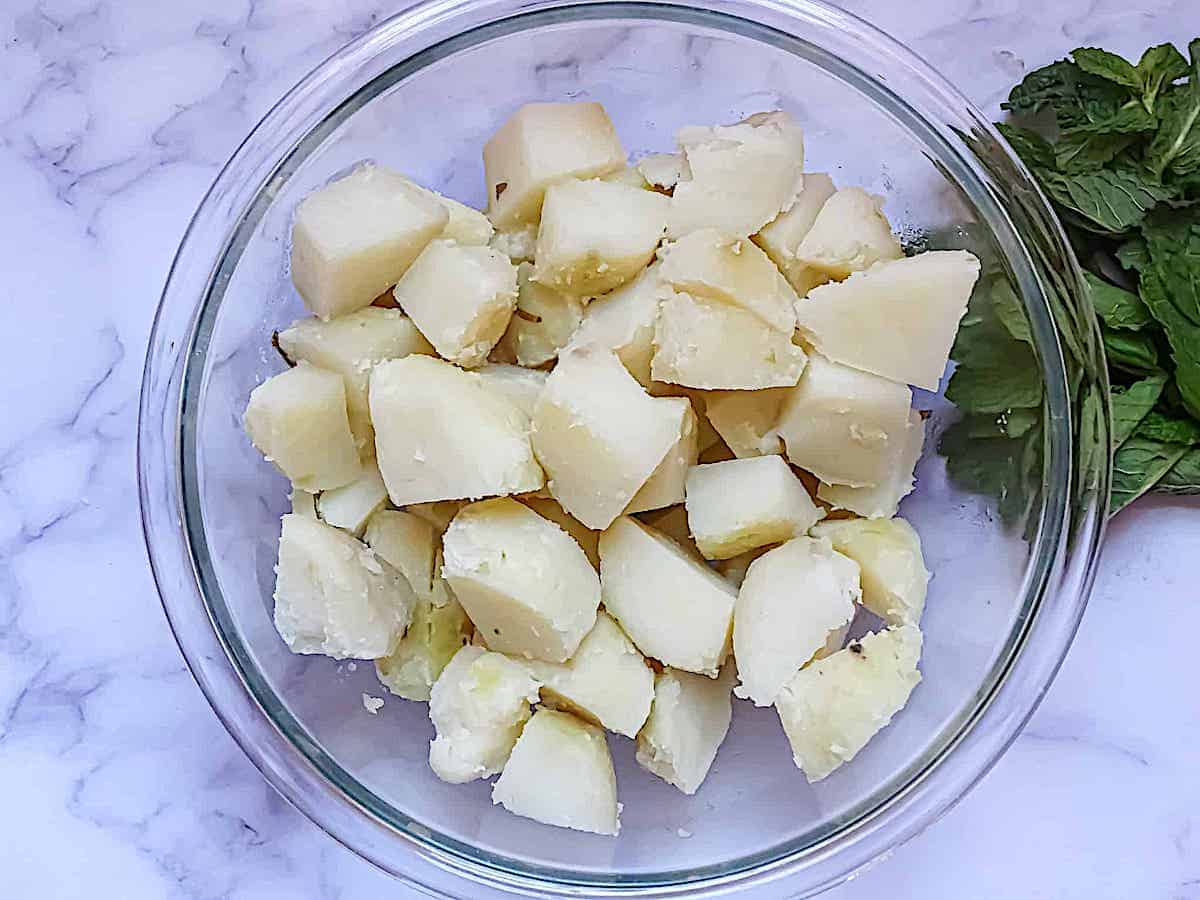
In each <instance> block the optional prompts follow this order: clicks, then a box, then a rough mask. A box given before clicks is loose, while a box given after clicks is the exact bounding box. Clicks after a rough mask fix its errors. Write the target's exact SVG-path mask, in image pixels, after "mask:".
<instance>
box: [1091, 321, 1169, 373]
mask: <svg viewBox="0 0 1200 900" xmlns="http://www.w3.org/2000/svg"><path fill="white" fill-rule="evenodd" d="M1100 337H1101V339H1102V340H1103V341H1104V355H1105V356H1106V357H1107V358H1108V364H1109V365H1110V366H1112V367H1113V368H1115V369H1120V370H1121V371H1122V372H1128V373H1130V374H1131V375H1149V374H1152V373H1154V372H1157V371H1159V365H1158V348H1157V347H1156V346H1155V345H1154V339H1153V338H1152V337H1151V336H1150V335H1148V334H1144V333H1142V332H1138V331H1119V330H1117V329H1116V328H1109V327H1108V326H1107V325H1101V326H1100Z"/></svg>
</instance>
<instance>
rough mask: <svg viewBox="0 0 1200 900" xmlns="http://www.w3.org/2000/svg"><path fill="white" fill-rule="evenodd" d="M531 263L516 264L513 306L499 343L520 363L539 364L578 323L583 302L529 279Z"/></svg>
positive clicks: (554, 354)
mask: <svg viewBox="0 0 1200 900" xmlns="http://www.w3.org/2000/svg"><path fill="white" fill-rule="evenodd" d="M532 276H533V266H532V264H530V263H521V265H519V266H518V267H517V308H516V311H515V312H514V313H513V317H512V318H511V319H510V320H509V322H508V329H507V330H506V331H505V332H504V337H502V338H501V339H500V346H501V347H503V348H504V349H505V350H506V351H507V352H509V353H511V354H512V358H513V359H515V360H516V361H517V362H518V363H520V364H521V365H522V366H540V365H543V364H545V363H548V362H551V361H552V360H554V359H556V358H557V357H558V351H559V350H561V349H562V348H563V347H564V346H565V345H566V343H567V341H569V340H570V339H571V335H573V334H574V333H575V329H576V328H578V327H579V321H580V320H581V319H582V318H583V303H582V302H581V301H580V300H579V298H578V297H575V296H572V295H570V294H564V293H561V292H559V291H556V290H554V289H553V288H550V287H547V286H546V285H544V284H540V283H539V282H537V281H533V280H532Z"/></svg>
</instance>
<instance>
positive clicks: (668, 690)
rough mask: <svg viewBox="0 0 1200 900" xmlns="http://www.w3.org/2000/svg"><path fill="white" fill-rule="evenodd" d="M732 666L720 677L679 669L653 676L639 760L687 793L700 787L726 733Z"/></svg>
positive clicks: (640, 735)
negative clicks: (650, 704) (652, 686)
mask: <svg viewBox="0 0 1200 900" xmlns="http://www.w3.org/2000/svg"><path fill="white" fill-rule="evenodd" d="M733 676H734V667H733V666H732V665H728V666H726V667H725V669H724V671H723V672H722V673H721V676H720V677H719V678H715V679H714V678H705V677H703V676H701V675H693V674H691V673H690V672H681V671H679V670H678V669H669V668H668V669H663V670H662V671H661V672H659V673H658V674H657V675H656V676H655V677H654V705H653V706H652V707H651V709H650V718H649V719H648V720H647V721H646V725H645V727H644V728H642V730H641V733H640V734H638V736H637V761H638V764H639V765H640V766H641V767H642V768H643V769H645V770H646V771H648V772H653V773H654V774H655V775H657V776H658V777H659V778H661V779H663V781H665V782H667V783H668V784H672V785H674V786H675V787H677V788H679V789H680V790H681V791H683V792H684V793H685V794H694V793H696V791H697V790H698V789H699V787H700V785H701V784H702V783H703V782H704V779H705V778H706V777H707V776H708V770H709V769H710V768H712V764H713V760H714V759H716V758H717V749H718V748H719V747H720V746H721V742H722V741H724V740H725V735H726V734H727V733H728V732H729V720H730V718H731V717H732V713H733V710H732V701H731V698H730V696H729V691H730V688H732V687H733Z"/></svg>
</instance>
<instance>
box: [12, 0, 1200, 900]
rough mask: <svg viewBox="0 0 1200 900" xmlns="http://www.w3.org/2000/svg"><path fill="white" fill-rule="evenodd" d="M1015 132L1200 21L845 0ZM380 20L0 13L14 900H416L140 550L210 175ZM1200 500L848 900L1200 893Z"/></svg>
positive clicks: (380, 7) (380, 12)
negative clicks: (229, 684)
mask: <svg viewBox="0 0 1200 900" xmlns="http://www.w3.org/2000/svg"><path fill="white" fill-rule="evenodd" d="M850 5H851V6H852V8H853V9H854V10H855V11H856V12H859V13H860V14H862V15H864V16H865V17H867V18H868V19H871V20H873V21H874V22H876V23H877V24H879V25H880V26H882V27H883V28H885V29H887V30H889V31H891V32H892V33H894V34H896V35H897V36H898V37H900V38H901V39H902V40H904V41H906V42H908V43H909V44H910V45H911V46H913V47H914V48H915V49H916V50H917V51H918V52H919V53H922V54H923V55H925V56H926V58H928V59H929V60H931V61H932V62H933V64H934V65H935V66H937V67H939V68H940V69H941V70H942V71H943V72H944V73H945V74H946V75H948V76H949V77H950V79H951V80H953V81H955V82H956V83H958V84H960V85H961V86H963V88H964V89H965V91H966V93H967V94H968V95H970V96H971V97H972V98H973V99H974V100H975V101H976V102H977V103H979V104H980V105H981V106H983V107H985V108H987V109H988V110H990V111H993V112H994V111H996V109H997V104H998V102H999V100H1000V98H1001V97H1002V96H1003V94H1004V92H1005V91H1006V90H1007V88H1008V86H1010V85H1011V84H1012V83H1013V82H1014V81H1016V80H1017V79H1018V78H1019V77H1020V76H1021V74H1022V73H1023V72H1024V71H1026V70H1027V69H1028V68H1031V67H1035V66H1037V65H1040V64H1042V63H1044V62H1047V61H1049V60H1051V59H1052V58H1055V57H1058V56H1061V55H1062V54H1063V53H1064V52H1065V51H1067V50H1069V49H1071V48H1073V47H1075V46H1079V45H1082V44H1098V45H1103V46H1104V47H1107V48H1111V49H1114V50H1118V51H1123V52H1125V53H1126V54H1127V55H1128V54H1131V53H1137V52H1139V51H1140V50H1141V49H1142V48H1144V47H1145V46H1147V45H1148V44H1151V43H1156V42H1159V41H1163V40H1174V41H1175V42H1176V43H1177V44H1178V45H1180V46H1183V45H1184V44H1185V43H1186V41H1187V40H1188V39H1190V38H1191V37H1193V36H1194V34H1196V33H1198V32H1200V14H1198V13H1197V9H1196V5H1195V0H1138V2H1136V3H1130V2H1128V0H1061V2H1059V3H1046V2H1044V0H936V2H928V3H904V4H898V3H893V2H889V0H855V2H853V3H851V4H850ZM395 9H396V7H395V6H394V5H386V4H383V3H381V2H380V0H338V2H333V0H177V2H161V0H160V2H148V0H42V2H32V0H8V2H6V3H4V4H2V5H0V25H2V27H0V36H2V37H3V44H2V46H0V76H2V77H0V184H2V185H3V186H4V194H5V197H4V203H3V204H2V211H0V247H2V248H3V250H2V251H0V259H2V260H3V272H4V276H5V280H6V282H7V285H8V287H7V289H6V294H7V298H8V299H7V300H6V301H5V302H4V303H3V304H0V335H3V336H4V338H5V339H7V340H8V347H7V348H6V352H5V353H4V354H3V355H2V356H0V385H3V397H4V406H5V415H4V417H3V420H2V422H0V797H3V798H4V806H5V809H6V811H7V812H6V815H4V816H3V822H2V823H0V896H3V897H5V898H14V900H15V898H24V897H34V896H39V897H52V898H76V897H78V898H91V897H96V896H101V897H117V896H119V897H123V898H129V900H146V898H158V897H171V898H174V897H196V898H244V900H249V898H255V900H257V898H277V897H306V898H307V897H319V898H322V900H337V898H358V897H371V896H389V897H409V896H416V895H415V893H413V892H411V891H409V890H408V889H406V888H404V887H402V886H400V885H398V884H396V883H395V882H393V881H391V880H390V879H388V878H387V877H386V876H384V875H382V874H381V873H379V872H378V871H376V870H374V869H372V868H371V867H370V866H368V865H367V864H366V863H364V862H362V861H360V860H359V859H357V858H356V857H354V856H353V855H352V854H351V853H349V852H348V851H346V850H344V849H343V848H341V847H340V846H338V845H337V844H336V843H334V842H333V841H332V840H330V839H329V838H327V837H325V836H324V835H323V834H322V833H321V832H320V831H318V829H317V828H316V827H314V826H313V825H311V824H310V823H309V822H308V821H306V820H305V819H303V818H302V817H301V816H300V815H299V814H298V813H296V812H295V811H293V810H292V809H291V808H290V807H289V806H288V805H287V804H286V803H284V802H283V801H282V800H281V799H280V798H279V797H277V796H276V795H275V794H274V792H273V791H272V790H271V789H270V788H269V787H268V786H267V785H266V783H265V782H264V781H263V780H262V779H261V778H260V777H259V775H258V773H257V772H256V771H255V770H254V769H253V768H252V767H251V765H250V764H249V762H247V760H246V759H245V757H243V756H242V754H241V753H240V751H239V750H238V749H237V748H236V747H235V746H234V744H233V742H232V741H231V740H230V739H229V738H228V737H227V736H226V734H225V732H224V731H223V730H222V728H221V726H220V724H219V723H218V721H217V719H216V717H215V716H214V715H213V714H212V712H211V711H210V710H209V708H208V706H207V705H206V703H205V702H204V699H203V697H202V696H201V694H200V691H199V690H198V689H197V687H196V686H195V685H194V684H193V682H192V679H191V677H190V676H189V674H188V672H187V670H186V669H185V668H184V665H183V662H182V659H181V657H180V655H179V653H178V651H177V650H176V647H175V644H174V642H173V641H172V639H171V636H170V633H169V631H168V630H167V626H166V622H165V620H164V618H163V615H162V613H161V611H160V608H159V604H158V599H157V597H156V595H155V591H154V585H153V583H152V582H151V579H150V574H149V570H148V567H147V563H146V557H145V553H144V550H143V546H142V539H141V533H140V528H139V522H138V513H137V506H136V502H135V484H134V426H135V419H136V407H137V391H138V386H139V379H140V375H141V368H142V359H143V354H144V349H145V343H146V340H147V336H148V333H149V329H150V322H151V318H152V315H153V312H154V308H155V304H156V301H157V299H158V294H159V290H160V288H161V285H162V282H163V280H164V277H165V275H166V271H167V267H168V265H169V262H170V260H171V256H172V254H173V252H174V250H175V247H176V245H177V242H178V241H179V238H180V236H181V234H182V232H183V229H184V227H185V225H186V223H187V221H188V218H189V216H190V215H191V213H192V211H193V209H194V208H195V206H196V204H197V203H198V201H199V199H200V197H201V195H202V193H203V192H204V190H205V189H206V188H207V186H208V184H209V182H210V180H211V179H212V178H213V176H214V175H215V173H216V170H217V168H218V167H219V165H220V164H221V163H222V162H223V161H224V159H225V158H226V156H227V155H228V154H229V153H230V152H231V151H232V149H233V148H234V146H235V145H236V144H237V142H238V141H239V140H240V139H241V138H242V136H243V135H244V134H245V133H246V132H247V131H248V130H249V129H250V128H251V127H252V125H253V124H254V123H255V122H256V121H257V119H258V118H259V117H260V116H261V115H262V113H263V112H264V111H265V110H266V109H267V108H268V107H269V105H270V104H271V103H272V102H274V100H276V99H277V98H278V97H279V96H280V95H281V94H282V93H283V92H284V91H285V90H286V89H287V88H288V87H289V86H290V85H291V84H292V83H293V82H294V81H295V80H296V79H297V78H298V77H299V76H300V75H302V74H303V73H304V72H305V71H306V70H308V69H309V68H310V67H311V66H312V65H314V64H315V63H316V62H318V61H319V60H320V59H322V58H323V57H324V56H326V55H327V54H328V53H330V52H332V51H333V50H334V49H336V48H337V47H338V46H339V45H341V44H343V43H345V42H346V41H347V40H349V39H350V38H351V37H353V36H355V35H357V34H359V33H361V32H362V31H363V30H364V29H367V28H369V27H370V26H371V25H372V24H374V23H375V22H377V21H378V20H379V19H380V18H382V17H383V16H384V15H386V14H388V13H390V12H394V11H395ZM1198 512H1200V504H1198V503H1197V502H1191V501H1187V500H1165V499H1152V500H1148V501H1145V502H1143V503H1140V504H1138V505H1137V506H1136V507H1135V508H1133V509H1131V510H1129V511H1127V512H1126V513H1124V514H1123V515H1122V516H1121V517H1120V518H1119V520H1118V521H1117V522H1116V523H1115V524H1114V526H1113V527H1112V529H1111V531H1110V534H1109V538H1108V543H1107V547H1106V550H1105V554H1104V560H1103V564H1102V566H1101V569H1100V573H1099V577H1098V579H1097V582H1096V588H1095V592H1094V595H1093V598H1092V602H1091V606H1090V608H1089V611H1088V614H1087V616H1086V618H1085V620H1084V623H1083V627H1082V629H1081V631H1080V633H1079V637H1078V640H1077V641H1076V643H1075V645H1074V647H1073V649H1072V650H1071V653H1070V656H1069V658H1068V659H1067V662H1066V665H1065V666H1064V668H1063V670H1062V673H1061V674H1060V675H1059V677H1058V680H1057V682H1056V683H1055V685H1054V687H1053V689H1052V690H1051V691H1050V693H1049V696H1048V697H1047V698H1046V701H1045V703H1044V704H1043V705H1042V707H1041V709H1040V710H1039V711H1038V713H1037V714H1036V716H1035V717H1034V718H1033V720H1032V722H1031V723H1030V724H1029V726H1028V728H1027V729H1026V730H1025V732H1024V734H1023V735H1022V736H1021V737H1020V738H1019V739H1018V740H1017V741H1016V743H1015V744H1014V745H1013V747H1012V749H1011V750H1010V751H1009V753H1008V754H1007V755H1006V756H1005V757H1004V759H1003V760H1002V761H1001V762H1000V763H999V764H998V765H997V766H996V767H995V769H994V770H993V771H992V772H991V773H990V774H989V775H988V776H987V777H986V778H985V779H984V781H983V782H982V783H981V784H980V785H979V786H978V787H977V788H976V789H975V790H974V792H972V793H971V794H970V795H969V796H968V797H967V798H966V799H965V800H964V801H963V802H962V803H961V804H959V806H958V807H957V808H955V809H954V810H953V811H952V812H951V813H950V814H949V815H948V816H946V817H945V818H944V819H943V820H942V821H941V822H939V823H937V824H936V825H934V826H932V827H931V828H929V829H928V830H927V831H926V833H925V834H923V835H922V836H920V837H919V838H917V839H916V840H914V841H912V842H911V843H910V844H908V845H906V846H904V847H902V848H900V849H899V850H897V851H896V852H895V853H894V854H893V855H892V856H891V858H890V859H888V860H886V861H884V862H882V863H880V864H879V865H877V866H875V867H873V868H871V869H869V870H868V871H866V872H864V873H862V874H860V876H859V877H858V878H856V879H855V880H854V881H853V882H851V883H849V884H847V885H844V886H842V887H840V888H838V889H836V890H834V891H832V892H831V893H830V894H829V895H828V896H830V897H832V898H836V900H863V898H875V897H910V896H911V897H917V896H927V897H972V898H981V900H982V898H1001V897H1003V898H1009V897H1039V898H1089V900H1091V898H1106V897H1139V898H1140V897H1146V898H1168V897H1169V898H1178V900H1187V898H1200V778H1198V777H1197V770H1196V761H1197V756H1196V748H1197V747H1200V704H1198V703H1197V701H1196V690H1195V685H1196V684H1197V683H1200V658H1198V656H1197V654H1196V652H1195V650H1194V648H1193V647H1192V634H1191V629H1190V626H1191V625H1192V624H1193V623H1194V622H1195V620H1196V618H1197V613H1198V607H1197V603H1198V601H1200V591H1198V590H1197V587H1196V583H1197V579H1196V565H1197V562H1196V560H1197V556H1198V554H1197V550H1200V543H1198V541H1197V535H1198V534H1200V518H1198V517H1197V513H1198Z"/></svg>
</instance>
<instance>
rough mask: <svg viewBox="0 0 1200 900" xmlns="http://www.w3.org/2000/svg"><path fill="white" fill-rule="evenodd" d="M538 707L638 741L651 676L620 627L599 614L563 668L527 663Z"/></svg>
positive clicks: (649, 696)
mask: <svg viewBox="0 0 1200 900" xmlns="http://www.w3.org/2000/svg"><path fill="white" fill-rule="evenodd" d="M528 665H529V670H530V671H531V672H532V673H533V677H534V678H536V679H537V680H538V681H540V682H541V683H542V702H543V703H545V704H547V705H548V706H552V707H554V708H555V709H562V710H565V711H567V712H571V713H575V715H577V716H580V717H582V718H584V719H586V720H587V721H589V722H594V723H595V724H597V725H600V726H602V727H604V728H607V729H608V730H609V731H615V732H616V733H617V734H623V735H625V736H626V737H637V733H638V730H639V729H640V728H641V727H642V725H643V724H644V723H645V721H646V716H648V715H649V714H650V701H651V700H652V699H653V698H654V672H653V671H651V669H650V667H649V666H648V665H646V659H645V657H643V656H642V654H641V653H640V652H639V651H638V648H637V647H635V646H634V645H633V642H632V641H631V640H629V638H628V637H626V635H625V632H623V631H622V630H621V628H620V626H619V625H617V623H616V622H614V621H613V620H612V619H611V618H609V616H608V615H607V614H606V613H604V612H603V611H601V612H600V613H599V614H598V615H597V616H596V624H595V625H594V626H593V627H592V630H591V631H589V632H588V634H587V637H585V638H584V639H583V643H581V644H580V645H579V649H578V650H576V651H575V654H574V655H573V656H572V657H571V658H570V659H569V660H567V661H566V662H564V663H548V662H539V661H537V660H530V661H529V663H528Z"/></svg>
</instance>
